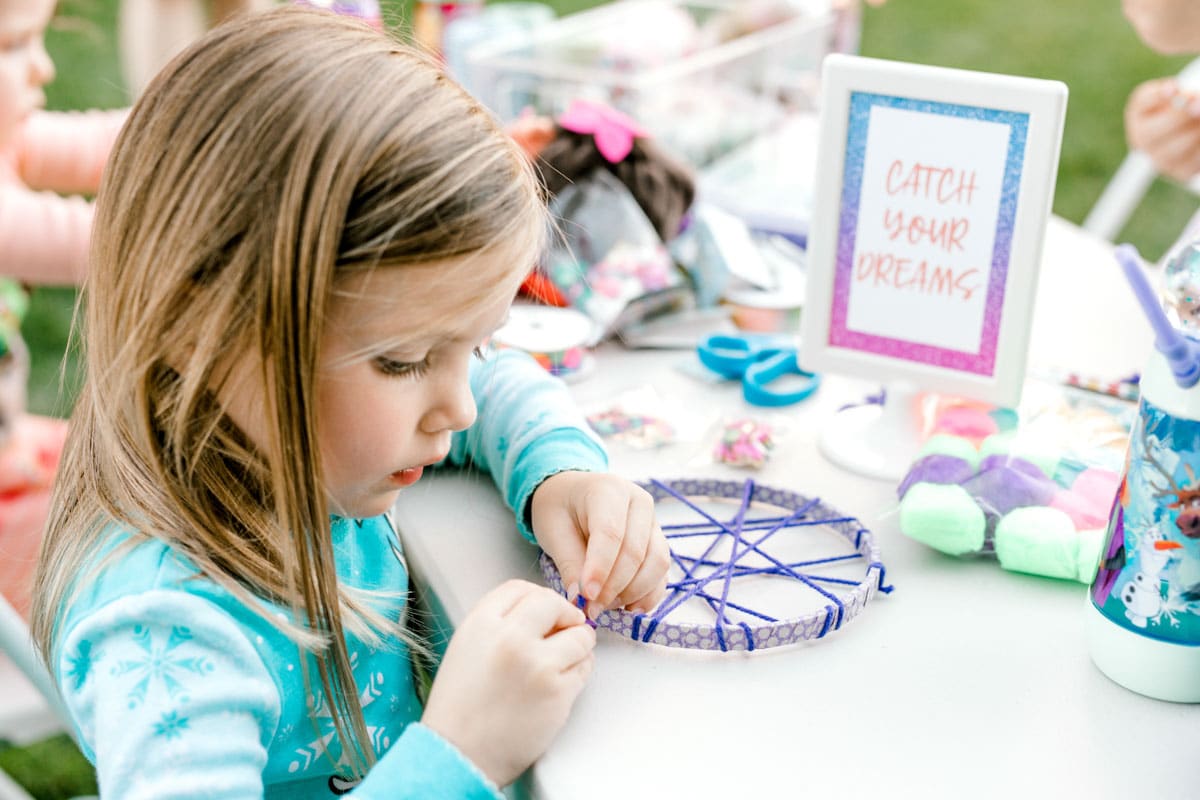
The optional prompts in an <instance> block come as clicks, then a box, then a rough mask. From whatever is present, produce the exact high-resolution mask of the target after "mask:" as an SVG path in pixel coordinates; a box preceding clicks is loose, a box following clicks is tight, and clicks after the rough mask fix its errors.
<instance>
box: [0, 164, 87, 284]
mask: <svg viewBox="0 0 1200 800" xmlns="http://www.w3.org/2000/svg"><path fill="white" fill-rule="evenodd" d="M92 214H93V211H92V204H91V203H89V202H88V201H86V200H84V199H83V198H82V197H60V196H59V195H57V194H54V193H53V192H31V191H29V190H28V189H26V188H24V187H23V186H15V185H9V186H3V185H0V274H2V275H6V276H8V277H10V278H16V279H17V280H21V281H25V282H27V283H34V284H42V285H44V284H51V285H69V284H74V283H79V282H80V281H81V280H83V276H84V275H86V274H87V262H88V243H89V239H90V237H91V233H92Z"/></svg>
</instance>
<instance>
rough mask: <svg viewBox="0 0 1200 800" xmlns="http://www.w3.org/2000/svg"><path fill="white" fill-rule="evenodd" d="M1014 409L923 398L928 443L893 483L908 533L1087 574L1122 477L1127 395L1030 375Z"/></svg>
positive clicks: (1027, 564) (1047, 572)
mask: <svg viewBox="0 0 1200 800" xmlns="http://www.w3.org/2000/svg"><path fill="white" fill-rule="evenodd" d="M1023 397H1024V400H1023V402H1022V405H1021V407H1020V409H1019V410H1018V411H1014V410H1012V409H1006V408H1001V407H997V406H992V405H989V404H986V403H981V402H977V401H971V400H966V399H962V398H955V397H946V396H940V395H925V396H923V397H921V398H920V399H919V401H918V412H917V413H918V418H919V437H920V438H921V439H922V440H923V442H924V444H923V445H922V447H921V450H920V452H919V454H918V456H917V458H916V460H915V461H914V462H913V463H912V465H911V466H910V468H909V470H908V473H907V474H906V475H905V477H904V479H903V480H902V481H901V482H900V485H899V486H898V488H897V495H898V496H899V498H900V530H901V531H902V532H903V533H904V534H905V535H907V536H909V537H911V538H913V539H916V540H917V541H920V542H923V543H924V544H927V545H929V546H930V547H932V548H934V549H936V550H940V551H941V552H943V553H948V554H950V555H956V556H965V555H979V554H981V555H988V556H994V557H996V558H997V559H998V561H999V562H1000V565H1001V566H1002V567H1004V568H1005V569H1008V570H1012V571H1016V572H1025V573H1030V574H1034V575H1043V576H1046V577H1053V578H1063V579H1067V580H1077V581H1081V582H1084V583H1087V582H1089V581H1090V580H1091V578H1092V575H1093V574H1094V572H1095V569H1096V563H1097V560H1098V559H1099V554H1100V547H1101V544H1102V539H1103V528H1104V524H1105V521H1106V520H1107V519H1108V512H1109V509H1110V508H1111V507H1112V503H1113V498H1114V496H1115V495H1116V492H1117V487H1118V484H1119V482H1120V476H1119V473H1120V470H1121V465H1122V463H1123V460H1124V452H1125V442H1126V439H1127V437H1128V432H1129V425H1130V422H1131V420H1132V417H1133V410H1134V409H1133V406H1132V405H1131V404H1128V403H1125V402H1122V401H1118V400H1110V399H1108V398H1104V397H1101V396H1098V395H1092V394H1089V393H1084V392H1079V391H1074V390H1071V389H1066V388H1063V387H1061V386H1057V385H1054V384H1048V383H1041V382H1037V381H1030V382H1028V383H1027V384H1026V386H1025V390H1024V395H1023Z"/></svg>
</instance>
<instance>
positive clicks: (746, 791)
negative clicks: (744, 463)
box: [397, 220, 1200, 800]
mask: <svg viewBox="0 0 1200 800" xmlns="http://www.w3.org/2000/svg"><path fill="white" fill-rule="evenodd" d="M1044 265H1045V266H1044V270H1043V279H1042V282H1041V284H1040V287H1039V298H1040V299H1039V305H1038V310H1037V315H1036V321H1035V326H1034V333H1033V348H1032V353H1033V362H1034V363H1039V362H1044V363H1050V364H1059V365H1061V364H1068V363H1070V364H1075V365H1076V366H1077V367H1078V368H1079V369H1080V370H1082V371H1095V372H1097V373H1102V374H1113V370H1114V368H1117V367H1120V368H1124V367H1125V366H1128V369H1129V370H1130V371H1133V370H1135V369H1136V368H1137V367H1138V366H1139V365H1140V363H1141V360H1142V356H1143V354H1144V353H1145V351H1146V349H1147V348H1148V346H1149V341H1150V336H1149V332H1148V331H1147V330H1146V325H1145V323H1144V321H1143V320H1142V318H1141V317H1140V315H1139V314H1138V311H1137V309H1136V307H1135V306H1134V305H1133V303H1132V300H1130V298H1129V297H1128V290H1127V289H1126V287H1125V286H1124V285H1123V283H1122V279H1121V277H1120V274H1119V272H1118V271H1117V269H1116V267H1115V266H1114V264H1113V263H1112V262H1111V256H1110V255H1109V251H1108V249H1107V247H1106V246H1104V245H1102V244H1100V243H1098V242H1095V241H1093V240H1090V239H1087V238H1086V237H1085V236H1083V235H1082V234H1081V232H1079V231H1078V229H1076V228H1074V226H1071V225H1069V224H1068V223H1065V222H1062V221H1059V220H1054V221H1052V224H1051V225H1050V228H1049V232H1048V235H1047V245H1046V251H1045V258H1044ZM1055 301H1061V302H1055ZM1056 306H1061V308H1059V312H1060V313H1059V314H1057V315H1056V314H1054V313H1052V311H1053V310H1054V308H1055V307H1056ZM1105 309H1107V311H1104V310H1105ZM1104 313H1107V314H1110V315H1111V314H1116V315H1118V316H1117V317H1116V319H1117V320H1118V324H1114V317H1112V316H1107V317H1102V314H1104ZM1064 326H1065V327H1066V328H1067V330H1065V331H1061V333H1065V334H1066V335H1060V329H1061V328H1062V327H1064ZM1089 332H1090V333H1089ZM1089 336H1092V337H1095V338H1092V339H1090V340H1089V338H1088V337H1089ZM682 357H683V354H681V353H679V352H675V353H663V352H625V351H622V350H620V349H617V348H611V349H603V350H602V351H601V352H600V353H598V359H599V362H600V363H599V370H598V371H597V374H595V375H593V376H591V377H589V378H587V379H585V380H583V381H581V382H579V383H578V384H576V385H575V386H574V387H573V391H574V393H575V395H576V396H577V398H578V400H579V401H580V402H581V403H583V404H585V405H590V404H593V403H602V402H604V401H606V400H609V399H611V398H612V397H614V396H615V395H616V394H618V393H619V392H620V391H621V390H623V389H627V388H634V387H638V386H643V385H646V384H653V385H654V386H656V387H657V388H658V389H659V391H660V392H661V393H663V394H667V395H673V396H676V397H680V398H700V397H702V398H703V402H705V403H709V402H711V403H713V404H716V405H719V406H721V407H724V408H728V409H739V408H743V406H742V405H741V404H742V401H741V398H740V395H739V389H738V387H737V385H736V384H732V383H731V384H728V385H723V386H718V387H711V388H708V387H703V388H702V387H701V386H700V384H698V383H696V382H695V381H694V380H693V379H691V378H689V377H687V376H686V375H684V374H682V373H680V372H679V371H677V370H675V369H673V368H672V365H673V364H674V363H675V362H677V361H678V360H679V359H680V358H682ZM1068 359H1069V360H1068ZM875 388H876V387H875V386H873V385H870V384H866V383H862V382H858V381H851V380H848V379H839V378H838V377H837V376H826V382H825V383H824V384H823V386H822V388H821V390H820V391H819V392H818V393H817V394H816V395H815V396H814V397H813V398H812V399H810V400H809V401H807V402H806V403H804V404H801V405H800V406H798V407H796V408H794V409H793V410H789V411H788V412H787V414H788V419H789V421H790V422H791V423H794V426H793V427H794V430H795V433H794V434H793V435H792V436H791V438H789V439H788V442H787V449H786V450H785V451H783V452H777V455H776V457H775V458H774V459H773V461H772V463H771V464H770V465H768V467H767V468H766V469H765V470H763V471H762V472H761V473H760V474H759V475H757V476H756V477H757V478H758V479H759V480H761V482H763V483H765V484H769V485H776V486H780V487H784V488H795V489H797V490H801V491H803V492H804V493H805V494H808V495H817V496H820V497H822V498H823V499H825V500H826V501H828V502H829V503H830V504H832V505H833V506H835V507H837V508H839V509H842V510H844V511H846V512H848V513H852V514H855V515H856V516H858V517H859V518H860V519H861V520H862V521H863V522H865V523H866V525H867V526H868V527H869V528H871V529H872V530H873V531H874V532H875V534H876V536H877V541H878V542H879V544H880V546H881V548H882V552H883V562H884V564H885V565H886V567H887V578H888V581H889V582H890V583H893V584H894V585H895V587H896V590H895V592H894V593H893V594H891V595H890V596H882V595H881V596H879V597H877V598H876V599H874V600H872V601H871V603H869V604H868V606H867V608H866V609H865V610H864V612H863V613H862V614H861V615H860V616H859V617H858V618H857V619H854V620H853V621H852V622H850V623H849V624H848V625H847V626H846V627H845V628H844V629H842V630H840V631H837V632H835V633H833V634H831V635H830V636H828V637H826V638H825V639H823V640H820V641H817V642H815V643H812V644H807V645H800V646H794V647H788V648H781V649H778V650H774V651H764V652H758V653H753V654H741V653H700V652H690V651H677V650H667V649H664V648H660V647H654V646H649V645H643V644H638V643H634V642H631V641H628V640H624V639H619V638H617V637H616V636H615V635H613V634H610V633H607V632H604V631H601V635H600V639H599V645H598V648H597V661H596V669H595V672H594V673H593V676H592V678H591V681H590V683H589V685H588V687H587V688H586V689H585V690H584V692H583V694H582V695H581V697H580V698H579V701H578V703H577V705H576V706H575V709H574V711H573V713H572V715H571V718H570V721H569V722H568V724H567V726H566V728H565V729H564V730H563V731H562V733H561V734H560V735H559V737H558V738H557V739H556V740H555V742H554V743H553V745H552V746H551V747H550V750H549V751H548V752H547V753H546V754H545V756H544V757H543V758H542V759H541V760H540V761H539V762H538V763H537V764H536V765H535V766H534V768H533V770H532V775H531V777H530V784H531V788H532V791H533V793H534V795H535V796H536V797H540V798H546V799H547V800H566V799H567V798H570V800H590V799H591V798H623V797H630V798H687V799H688V800H706V799H707V798H760V797H762V798H765V797H817V796H825V795H828V796H835V797H852V798H857V797H871V798H875V797H884V796H889V797H900V798H907V797H921V798H939V797H946V798H951V797H953V798H962V797H972V798H991V797H996V798H1001V797H1003V798H1019V797H1030V798H1043V797H1063V798H1084V797H1087V798H1118V797H1119V798H1146V799H1147V800H1149V799H1150V798H1153V799H1154V800H1171V799H1174V798H1197V797H1200V706H1184V705H1173V704H1169V703H1164V702H1160V701H1155V700H1150V699H1147V698H1144V697H1141V696H1139V695H1136V694H1133V693H1131V692H1129V691H1127V690H1125V689H1123V688H1121V687H1119V686H1117V685H1116V684H1114V683H1112V682H1110V681H1109V680H1108V679H1107V678H1106V677H1104V675H1102V674H1101V673H1100V672H1099V671H1098V670H1097V669H1096V668H1095V667H1094V666H1093V665H1092V664H1091V662H1090V660H1089V658H1088V654H1087V647H1086V643H1085V640H1084V632H1083V620H1084V616H1083V610H1084V603H1085V589H1084V587H1083V586H1082V585H1081V584H1077V583H1068V582H1062V581H1055V580H1049V579H1042V578H1036V577H1030V576H1023V575H1019V574H1015V573H1010V572H1006V571H1004V570H1002V569H1001V568H1000V567H999V565H998V564H997V563H996V562H995V561H993V560H989V559H974V560H972V559H965V560H960V559H956V558H951V557H948V556H944V555H942V554H940V553H937V552H935V551H933V550H930V549H929V548H927V547H925V546H923V545H920V544H918V543H916V542H914V541H911V540H909V539H907V538H906V537H904V536H903V535H902V534H900V533H899V531H898V529H897V524H896V519H895V510H896V506H897V501H896V496H895V492H894V488H895V487H894V485H892V484H890V483H883V482H878V481H872V480H867V479H863V478H860V477H858V476H856V475H852V474H850V473H847V472H844V471H842V470H840V469H838V468H836V467H834V466H832V465H830V464H829V463H828V462H827V461H825V460H824V459H823V458H822V457H821V456H820V455H819V454H818V452H817V447H816V436H817V431H818V430H819V426H820V423H821V420H822V419H824V418H826V417H827V415H829V414H831V413H833V411H834V410H835V409H836V408H837V407H838V406H839V405H841V404H843V403H845V402H849V401H855V400H859V399H861V398H862V397H863V396H864V395H865V394H867V393H868V392H869V391H872V390H874V389H875ZM695 452H696V446H695V445H692V446H677V447H676V449H674V450H670V449H668V450H666V451H663V452H659V453H655V454H646V453H638V452H635V451H631V450H629V449H627V448H617V447H614V448H613V451H612V466H613V469H614V470H615V471H617V472H620V473H622V474H625V475H627V476H629V477H632V478H640V477H648V476H655V477H674V476H680V475H684V474H689V475H692V474H700V475H711V476H719V477H725V478H730V479H740V478H743V477H745V474H744V473H743V472H741V471H738V470H734V469H731V468H725V467H721V466H716V465H712V466H708V467H696V466H692V467H689V468H686V469H685V467H684V463H683V462H685V461H686V460H688V459H689V458H690V457H691V456H693V455H694V454H695ZM397 521H398V523H399V527H400V530H401V533H402V535H403V538H404V544H405V548H406V550H407V553H408V556H409V559H410V564H411V569H412V572H413V577H414V579H415V580H416V581H417V582H418V583H419V584H420V585H422V586H423V587H425V588H427V589H429V590H431V591H432V592H433V593H434V594H435V595H436V596H437V599H438V601H439V602H440V604H441V606H442V607H443V608H444V610H445V613H446V615H447V616H448V617H449V620H450V622H451V623H457V622H458V621H460V620H461V619H462V618H463V616H464V614H465V613H466V612H467V610H468V609H469V608H470V607H471V606H472V605H473V604H474V603H475V602H476V601H477V600H478V599H479V598H480V597H481V596H482V595H483V594H484V593H485V592H486V591H487V590H488V589H490V588H491V587H493V586H495V585H496V584H498V583H500V582H501V581H503V580H505V579H507V578H510V577H524V578H528V579H530V580H535V581H540V580H541V577H540V573H539V571H538V569H537V563H536V562H537V553H536V550H535V548H533V547H531V546H529V545H527V544H525V543H523V542H522V541H521V540H520V539H519V537H518V535H517V534H516V532H515V528H514V526H513V523H512V515H511V512H509V511H508V510H506V509H505V508H504V507H503V504H502V502H501V501H500V498H499V496H498V495H497V493H496V492H495V490H494V489H493V488H492V487H491V484H490V482H489V480H488V479H487V478H486V477H485V476H483V475H480V474H479V473H474V474H454V473H450V474H443V475H439V476H437V477H435V478H433V479H426V480H423V481H421V483H419V484H417V485H416V486H414V487H412V488H410V489H408V490H406V491H405V492H404V494H403V496H402V498H401V501H400V502H399V503H398V505H397Z"/></svg>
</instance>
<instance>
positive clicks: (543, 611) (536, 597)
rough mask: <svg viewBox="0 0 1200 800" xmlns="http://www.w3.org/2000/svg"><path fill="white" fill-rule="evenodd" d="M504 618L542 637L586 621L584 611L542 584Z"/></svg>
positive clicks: (523, 598)
mask: <svg viewBox="0 0 1200 800" xmlns="http://www.w3.org/2000/svg"><path fill="white" fill-rule="evenodd" d="M504 618H505V620H506V621H507V622H509V623H511V624H515V625H517V626H519V627H520V628H522V629H524V630H528V631H532V632H533V633H534V634H535V635H537V636H538V637H540V638H544V637H546V636H548V635H550V634H551V633H553V632H554V631H557V630H560V629H564V628H570V627H572V626H581V625H583V622H584V617H583V612H582V611H580V610H579V609H578V608H576V607H575V606H573V605H571V604H570V603H568V602H567V600H566V598H564V597H563V596H562V595H560V594H558V593H557V592H554V591H552V590H550V589H547V588H545V587H542V586H536V587H533V591H530V592H529V593H527V594H526V595H525V596H524V597H522V598H521V599H520V600H518V601H517V603H516V604H515V605H514V606H513V607H512V610H510V611H509V612H508V613H507V614H505V615H504Z"/></svg>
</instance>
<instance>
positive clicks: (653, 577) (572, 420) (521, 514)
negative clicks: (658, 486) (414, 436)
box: [450, 350, 669, 613]
mask: <svg viewBox="0 0 1200 800" xmlns="http://www.w3.org/2000/svg"><path fill="white" fill-rule="evenodd" d="M471 387H472V391H473V392H474V395H475V401H476V403H477V405H478V407H479V418H478V421H477V422H476V423H475V425H473V426H472V427H471V428H469V429H468V430H466V431H464V432H463V433H462V434H458V435H456V436H455V438H454V442H453V445H452V448H451V454H450V457H451V460H453V461H455V462H456V463H459V464H461V463H464V462H465V461H466V460H467V459H468V458H469V459H470V460H472V461H474V462H475V463H477V464H479V465H480V466H482V467H484V468H486V469H489V470H490V471H491V473H492V476H493V478H494V479H495V480H496V484H497V486H499V488H500V491H501V492H502V493H503V494H504V497H505V499H506V500H507V501H508V504H509V506H510V507H511V508H513V509H514V510H516V511H517V522H518V525H519V527H520V530H521V533H522V534H524V535H525V537H526V538H529V539H530V540H535V539H534V532H535V531H536V534H537V536H536V541H537V543H538V544H540V545H541V546H542V547H543V548H544V549H545V550H546V552H547V553H549V554H550V556H551V557H552V558H553V559H554V561H555V563H556V564H557V565H558V568H559V572H560V574H561V575H562V577H563V585H564V586H566V587H568V593H569V594H570V595H571V599H572V600H573V599H574V595H575V594H576V593H577V592H579V591H580V587H582V591H583V594H584V596H585V597H587V599H588V600H589V602H590V605H589V610H590V611H592V612H593V613H595V612H599V611H601V610H603V609H605V608H610V607H613V606H623V607H629V608H637V609H639V610H648V609H649V608H652V607H653V606H654V605H657V603H658V601H659V600H661V599H662V596H663V593H664V592H665V578H666V572H667V566H668V560H669V555H668V549H667V544H666V539H665V538H664V537H663V535H662V531H661V530H660V529H659V527H658V525H657V524H656V523H655V521H654V504H653V501H652V500H651V499H650V496H649V495H648V494H647V493H646V492H645V491H643V490H642V489H641V488H639V487H637V486H636V485H634V484H632V483H630V482H629V481H627V480H624V479H623V478H619V477H617V476H614V475H611V474H607V473H606V472H605V470H606V469H607V466H608V458H607V455H606V453H605V452H604V449H603V447H602V446H601V444H600V442H599V440H598V439H597V438H596V435H595V433H593V432H592V430H591V429H590V428H589V427H588V424H587V420H586V419H585V418H584V417H583V414H582V413H581V412H580V411H579V410H578V408H576V406H575V404H574V402H573V401H572V400H571V397H570V393H569V392H568V391H567V388H566V385H565V384H564V383H563V382H562V381H561V380H558V379H557V378H552V377H550V376H549V375H548V374H547V373H546V372H545V370H543V369H542V368H541V367H539V366H538V365H537V364H536V363H535V362H534V361H533V360H532V359H531V358H529V357H528V356H526V355H524V354H523V353H518V352H515V351H511V350H508V351H501V352H500V353H498V354H497V355H496V356H494V357H493V358H492V359H491V360H489V361H488V362H485V363H484V364H482V365H480V366H478V367H477V368H476V369H475V370H473V372H472V375H471Z"/></svg>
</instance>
